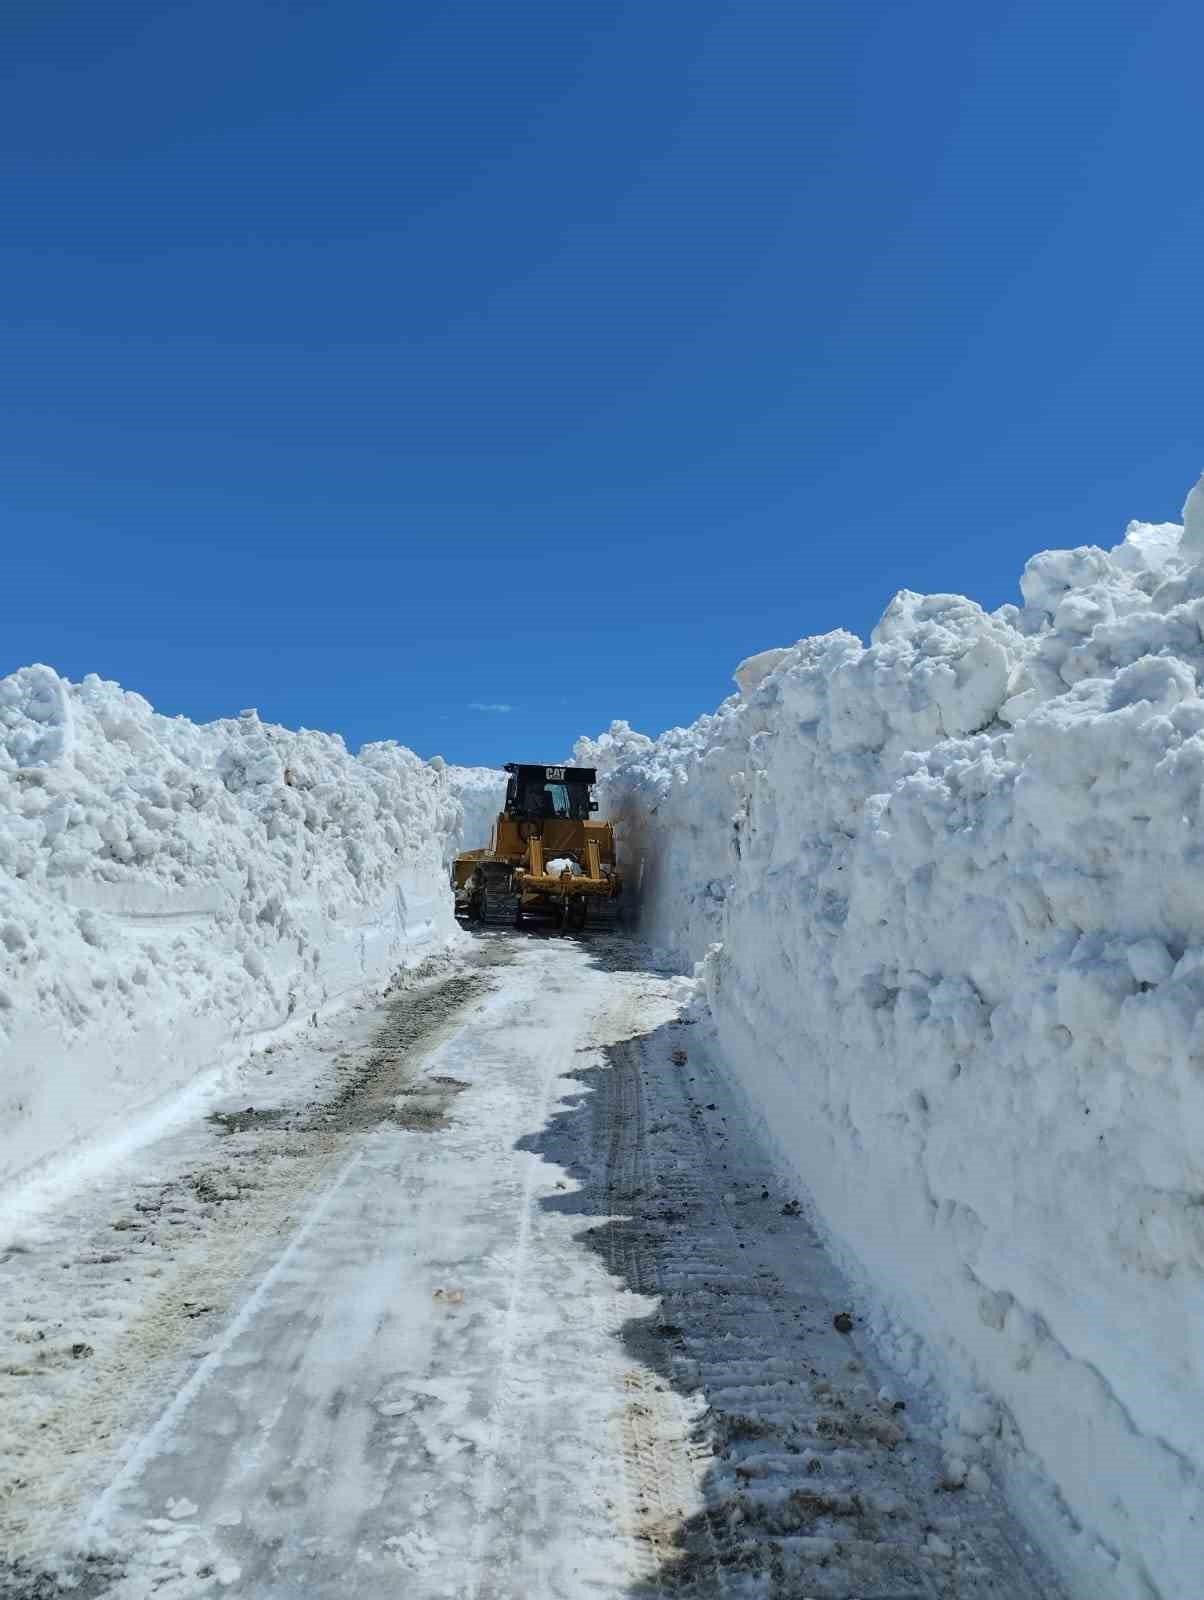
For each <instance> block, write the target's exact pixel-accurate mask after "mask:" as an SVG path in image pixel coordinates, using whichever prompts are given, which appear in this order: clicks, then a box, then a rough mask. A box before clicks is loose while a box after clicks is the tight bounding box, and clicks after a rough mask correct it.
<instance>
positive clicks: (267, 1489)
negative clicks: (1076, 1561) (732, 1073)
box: [0, 934, 1060, 1600]
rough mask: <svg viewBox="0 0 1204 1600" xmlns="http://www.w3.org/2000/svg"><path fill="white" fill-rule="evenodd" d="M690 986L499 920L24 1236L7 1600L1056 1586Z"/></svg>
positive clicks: (3, 1423) (293, 1049)
mask: <svg viewBox="0 0 1204 1600" xmlns="http://www.w3.org/2000/svg"><path fill="white" fill-rule="evenodd" d="M690 995H691V986H690V984H689V983H688V982H687V981H686V980H683V979H680V978H675V977H673V976H670V975H667V974H665V973H663V972H660V971H658V970H656V969H655V968H653V967H651V966H650V965H649V964H648V962H647V959H646V953H645V952H642V951H641V950H640V948H639V947H638V946H635V945H633V944H630V943H627V942H625V941H623V940H621V939H619V938H615V937H598V936H595V937H592V938H588V939H583V940H581V941H574V940H569V939H544V938H540V937H537V936H533V937H522V936H514V935H510V934H487V935H484V936H482V937H481V938H479V939H477V940H476V941H475V942H474V943H473V945H472V946H471V947H469V948H468V950H467V953H464V952H461V953H460V954H458V955H457V956H455V957H454V958H452V959H451V960H450V961H448V962H444V963H443V964H442V965H441V966H440V967H438V968H437V969H431V970H428V971H427V972H425V973H424V974H422V975H421V976H420V977H419V979H418V980H416V981H412V982H409V983H408V984H407V985H406V986H405V987H403V988H400V989H399V990H397V991H396V992H395V993H394V994H393V995H391V996H390V997H389V998H387V999H386V1000H385V1001H384V1002H383V1003H381V1004H379V1005H375V1006H371V1007H365V1008H363V1009H362V1010H361V1011H359V1012H358V1013H356V1014H354V1015H353V1016H352V1018H351V1019H350V1020H348V1019H347V1018H343V1019H342V1020H336V1021H335V1022H333V1023H327V1024H323V1025H322V1027H320V1028H319V1029H317V1030H315V1032H314V1035H313V1037H311V1038H310V1039H309V1040H308V1041H307V1042H304V1043H293V1044H290V1045H287V1046H283V1047H278V1048H277V1049H276V1050H275V1051H273V1052H270V1053H268V1054H267V1055H265V1056H262V1057H260V1058H257V1061H256V1062H255V1063H253V1064H252V1065H251V1066H250V1067H248V1069H247V1072H246V1077H245V1079H244V1082H243V1083H242V1084H241V1085H240V1094H239V1097H238V1100H237V1102H232V1103H231V1104H230V1105H228V1106H226V1107H224V1108H219V1114H218V1115H217V1116H212V1115H211V1116H209V1117H208V1118H204V1117H194V1118H193V1119H192V1120H191V1121H182V1122H180V1123H178V1124H177V1125H175V1126H173V1127H170V1128H167V1129H166V1130H165V1131H164V1132H163V1133H162V1135H161V1137H160V1138H159V1140H158V1141H157V1142H156V1143H154V1144H152V1145H149V1146H145V1147H143V1148H141V1149H140V1150H138V1151H137V1153H136V1154H133V1155H131V1156H129V1157H128V1158H127V1160H126V1161H125V1163H124V1165H123V1167H122V1169H121V1171H120V1172H112V1171H111V1172H109V1173H108V1174H107V1175H105V1176H103V1177H100V1178H97V1179H95V1180H94V1181H93V1183H92V1185H91V1187H90V1188H88V1189H87V1190H85V1191H81V1192H78V1193H76V1194H74V1195H72V1196H71V1197H70V1198H69V1199H68V1200H66V1201H63V1202H61V1203H60V1204H59V1205H58V1206H57V1207H56V1208H54V1209H53V1210H51V1211H49V1212H44V1213H41V1214H39V1215H38V1216H36V1217H34V1216H30V1217H29V1218H27V1219H26V1220H25V1221H24V1222H23V1223H21V1224H20V1225H19V1226H18V1228H17V1231H16V1232H15V1233H14V1235H13V1237H12V1239H11V1241H10V1245H9V1248H8V1250H7V1251H6V1252H2V1253H0V1263H2V1265H0V1274H2V1278H0V1281H2V1283H3V1289H4V1300H3V1314H2V1316H0V1341H2V1343H0V1437H3V1438H4V1439H5V1441H15V1444H14V1447H13V1448H12V1449H11V1450H10V1451H9V1452H8V1459H7V1460H6V1461H5V1462H4V1478H3V1482H2V1486H0V1487H2V1495H0V1535H2V1536H3V1538H2V1542H0V1551H7V1552H9V1553H10V1559H9V1561H8V1562H7V1564H6V1563H5V1562H4V1560H3V1559H2V1558H0V1594H3V1595H4V1596H6V1597H21V1600H33V1597H41V1596H51V1595H55V1594H58V1593H65V1592H68V1591H67V1590H66V1589H65V1588H61V1587H60V1581H62V1582H70V1583H71V1584H72V1585H78V1586H75V1587H72V1588H71V1590H70V1592H72V1593H73V1594H75V1595H77V1596H86V1595H94V1596H100V1595H104V1596H111V1597H113V1600H140V1597H144V1596H150V1595H152V1594H153V1595H156V1596H160V1597H163V1600H182V1597H185V1596H187V1597H189V1600H193V1597H195V1596H199V1595H202V1594H220V1593H233V1594H237V1595H242V1596H247V1597H259V1596H268V1595H272V1596H291V1595H298V1596H299V1595H305V1596H331V1597H334V1596H339V1597H345V1596H373V1597H375V1596H382V1597H383V1596H404V1597H405V1600H434V1597H448V1600H544V1597H546V1600H560V1597H564V1600H570V1597H571V1600H578V1597H582V1600H584V1597H586V1596H589V1597H597V1600H602V1597H607V1596H610V1597H620V1596H632V1597H634V1596H642V1595H652V1594H656V1593H664V1592H672V1593H680V1594H696V1595H699V1596H702V1595H720V1594H722V1595H739V1596H749V1597H753V1596H761V1597H765V1600H770V1597H778V1600H786V1597H804V1596H814V1597H825V1600H835V1597H841V1600H852V1597H854V1596H857V1597H861V1600H904V1597H916V1600H918V1597H925V1600H938V1597H944V1600H954V1597H956V1600H984V1597H988V1596H990V1597H994V1600H1005V1597H1006V1600H1035V1597H1038V1596H1041V1597H1045V1600H1051V1597H1053V1596H1056V1595H1057V1594H1059V1592H1060V1591H1058V1589H1057V1588H1056V1586H1055V1585H1054V1584H1053V1583H1052V1581H1051V1580H1050V1579H1049V1578H1048V1577H1046V1576H1044V1575H1043V1574H1044V1569H1043V1567H1042V1566H1041V1563H1040V1562H1039V1560H1038V1559H1037V1557H1036V1556H1035V1555H1034V1554H1033V1552H1032V1551H1031V1550H1030V1549H1029V1548H1028V1546H1027V1545H1026V1543H1025V1541H1024V1539H1023V1536H1022V1535H1020V1534H1019V1533H1018V1532H1017V1531H1016V1529H1015V1527H1014V1526H1013V1525H1012V1524H1011V1523H1010V1522H1009V1520H1008V1519H1007V1517H1006V1515H1005V1514H1004V1513H1003V1511H1002V1510H1001V1508H1000V1506H999V1505H998V1503H997V1502H996V1501H995V1499H994V1498H993V1497H992V1494H991V1493H990V1492H989V1486H987V1485H986V1482H985V1479H983V1480H981V1481H980V1482H978V1485H977V1487H978V1489H979V1490H981V1491H982V1492H975V1480H974V1478H973V1476H972V1477H971V1486H970V1487H964V1486H960V1485H955V1484H952V1483H950V1482H949V1481H948V1480H947V1478H946V1477H945V1473H944V1469H943V1466H942V1456H941V1452H940V1449H939V1446H938V1444H937V1442H936V1441H935V1439H934V1438H933V1437H931V1435H930V1431H929V1429H928V1428H927V1426H926V1424H925V1420H924V1418H923V1416H922V1415H920V1414H919V1412H918V1409H917V1406H916V1404H915V1401H914V1397H911V1396H902V1395H898V1396H897V1392H896V1391H894V1390H892V1388H891V1387H890V1386H889V1380H888V1378H887V1376H886V1375H885V1374H884V1373H883V1372H881V1371H879V1370H878V1369H877V1366H876V1362H875V1357H874V1355H873V1352H872V1350H870V1349H868V1348H867V1346H866V1344H865V1341H864V1340H863V1338H862V1337H861V1335H860V1334H859V1332H858V1328H857V1323H856V1318H855V1315H850V1313H851V1312H852V1311H853V1309H854V1308H852V1307H851V1306H850V1304H849V1300H848V1290H847V1288H846V1286H845V1284H844V1283H843V1281H842V1279H841V1278H840V1276H839V1274H838V1273H837V1272H836V1270H835V1268H834V1267H833V1266H832V1265H831V1263H830V1262H829V1261H828V1260H827V1258H826V1257H825V1256H824V1254H823V1252H822V1250H821V1248H820V1246H819V1243H818V1240H817V1238H816V1236H815V1234H814V1233H813V1232H812V1230H811V1228H810V1227H809V1225H808V1223H807V1221H806V1219H805V1217H804V1216H802V1215H800V1214H799V1210H798V1206H797V1205H796V1204H795V1203H794V1201H793V1198H792V1196H791V1195H790V1194H789V1192H788V1191H785V1190H783V1188H782V1186H781V1182H780V1180H779V1179H778V1178H777V1177H776V1176H775V1174H774V1172H773V1171H772V1169H771V1167H770V1165H769V1161H768V1158H767V1156H766V1155H765V1154H764V1152H763V1150H762V1148H761V1146H760V1144H759V1143H758V1140H757V1138H756V1137H755V1135H754V1133H753V1132H752V1131H751V1130H750V1128H749V1126H748V1125H747V1123H746V1122H745V1120H744V1118H743V1115H742V1112H741V1110H740V1107H739V1105H738V1104H737V1102H736V1100H735V1099H734V1098H733V1095H732V1093H731V1092H730V1091H729V1089H728V1088H727V1086H726V1084H725V1082H724V1080H723V1078H722V1076H721V1074H720V1073H719V1072H718V1071H717V1069H716V1067H715V1066H714V1065H713V1063H712V1061H711V1059H710V1054H709V1045H708V1040H707V1038H706V1037H705V1035H706V1031H707V1030H706V1025H705V1023H702V1022H699V1021H697V1020H696V1019H695V1017H694V1016H693V1014H692V1013H691V1012H690V1010H689V1005H688V1002H689V999H690ZM56 1575H57V1576H56Z"/></svg>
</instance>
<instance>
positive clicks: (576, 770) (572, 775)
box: [503, 761, 598, 783]
mask: <svg viewBox="0 0 1204 1600" xmlns="http://www.w3.org/2000/svg"><path fill="white" fill-rule="evenodd" d="M503 770H504V771H506V772H512V773H513V774H514V776H515V777H516V778H527V779H534V780H535V781H536V782H537V783H548V782H551V783H597V781H598V769H597V768H596V767H557V766H539V765H537V764H536V763H534V762H528V761H507V763H506V765H505V767H504V769H503Z"/></svg>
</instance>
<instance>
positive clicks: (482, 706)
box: [468, 700, 514, 711]
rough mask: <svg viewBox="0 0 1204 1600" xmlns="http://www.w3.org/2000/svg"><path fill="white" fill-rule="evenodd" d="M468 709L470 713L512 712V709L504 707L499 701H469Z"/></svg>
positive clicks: (511, 707)
mask: <svg viewBox="0 0 1204 1600" xmlns="http://www.w3.org/2000/svg"><path fill="white" fill-rule="evenodd" d="M468 709H469V710H470V711H513V710H514V707H513V706H508V705H505V704H504V703H503V702H502V701H500V700H470V701H469V702H468Z"/></svg>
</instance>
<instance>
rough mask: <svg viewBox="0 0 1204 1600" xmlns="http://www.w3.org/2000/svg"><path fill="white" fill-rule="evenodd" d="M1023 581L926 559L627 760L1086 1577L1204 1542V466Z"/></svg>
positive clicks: (802, 1175)
mask: <svg viewBox="0 0 1204 1600" xmlns="http://www.w3.org/2000/svg"><path fill="white" fill-rule="evenodd" d="M1020 587H1021V595H1022V599H1023V603H1022V604H1021V605H1020V606H1015V605H1007V606H1004V607H1002V608H1001V609H1000V610H999V611H997V612H994V613H991V614H988V613H986V612H984V611H983V610H982V609H981V608H980V607H979V606H977V605H976V604H974V602H973V601H971V600H967V599H964V598H962V597H961V596H957V595H931V596H921V595H918V594H913V593H910V592H906V591H905V592H903V593H901V594H899V595H898V596H896V598H895V599H894V600H893V601H892V602H891V604H890V605H889V606H888V608H887V610H886V612H885V614H884V615H883V617H882V620H881V622H880V623H879V624H878V626H877V628H876V629H875V631H874V634H873V636H872V640H871V642H870V644H869V646H868V647H866V646H863V644H862V643H861V641H859V640H858V639H856V638H855V637H853V636H852V635H850V634H848V633H844V632H837V633H831V634H827V635H825V636H823V637H820V638H813V639H806V640H803V641H801V642H800V643H798V644H796V645H793V646H791V647H789V648H785V649H779V650H771V651H766V652H764V653H763V654H761V655H759V656H756V657H753V658H751V659H750V660H749V661H746V662H744V663H742V664H741V666H740V667H739V668H738V669H737V673H736V678H737V683H738V685H739V693H738V694H736V695H734V696H733V697H732V698H731V699H729V700H728V701H726V702H725V703H724V704H723V705H722V706H721V707H720V708H719V709H718V711H717V712H716V713H715V714H713V715H709V716H704V717H702V718H701V719H700V720H699V721H698V722H697V723H695V724H694V725H693V726H692V727H689V728H684V729H682V728H678V729H673V730H671V731H670V732H668V733H666V734H665V735H663V737H661V738H659V739H657V740H655V741H654V740H651V739H648V738H646V737H645V736H643V735H641V734H637V733H634V732H633V731H632V730H631V729H630V728H629V727H628V726H627V725H626V724H624V723H616V724H615V725H614V726H613V727H612V728H611V730H610V731H609V732H608V733H606V734H604V735H602V736H601V737H600V738H598V739H592V740H582V741H580V742H579V744H578V746H577V750H576V759H577V760H578V761H580V762H582V763H588V764H596V765H597V766H598V767H599V769H600V770H601V773H602V779H603V782H602V790H601V794H602V805H603V810H602V814H603V815H609V816H610V817H612V818H613V819H614V820H615V821H616V823H617V824H618V825H619V836H620V840H621V842H622V843H623V844H624V845H625V847H626V850H627V865H628V872H629V879H630V882H631V884H632V887H633V890H634V891H635V892H636V894H637V895H638V897H639V900H640V903H641V907H642V913H643V932H644V934H645V935H646V936H650V937H652V938H653V939H655V940H656V941H657V942H659V943H660V944H661V945H662V946H663V947H665V948H666V949H667V950H668V951H669V952H670V953H671V954H672V955H673V957H674V958H675V959H676V960H677V961H678V962H679V963H681V964H685V963H689V962H693V961H701V963H702V967H701V971H702V975H703V977H704V978H705V982H706V985H707V992H708V994H709V998H710V1003H711V1007H712V1011H713V1015H714V1019H715V1022H716V1025H717V1027H718V1032H719V1036H720V1039H721V1041H722V1044H723V1047H724V1052H725V1057H726V1060H727V1062H728V1063H729V1066H730V1068H731V1070H732V1071H733V1072H734V1074H735V1076H736V1078H737V1080H738V1081H739V1083H740V1084H741V1086H742V1088H743V1090H744V1092H745V1093H746V1095H747V1097H748V1099H749V1101H750V1102H751V1104H752V1105H753V1107H754V1108H755V1109H756V1110H757V1111H758V1112H759V1113H760V1115H761V1116H762V1118H763V1119H764V1122H765V1124H766V1126H767V1128H768V1129H769V1130H770V1131H771V1134H772V1137H773V1138H774V1140H775V1141H776V1144H777V1147H778V1150H779V1152H780V1154H781V1156H782V1158H783V1160H784V1161H785V1162H786V1163H788V1165H789V1167H790V1168H791V1169H792V1170H793V1171H794V1172H795V1173H796V1174H797V1175H798V1178H799V1179H800V1181H801V1182H802V1183H804V1184H805V1185H806V1186H807V1189H808V1190H809V1192H810V1195H811V1197H812V1199H813V1202H814V1206H815V1209H816V1213H817V1215H818V1216H819V1217H820V1218H821V1219H822V1221H823V1223H824V1225H825V1227H826V1229H827V1231H828V1232H829V1234H830V1236H831V1237H832V1238H833V1239H834V1240H835V1241H836V1242H837V1244H838V1246H839V1247H840V1249H841V1251H842V1253H843V1255H844V1258H845V1260H846V1261H847V1262H848V1263H849V1264H850V1266H852V1267H853V1268H854V1270H855V1271H857V1272H858V1273H859V1275H860V1277H861V1279H862V1281H863V1282H864V1283H865V1284H866V1285H867V1290H868V1291H869V1292H872V1295H873V1297H874V1300H875V1304H876V1306H877V1316H878V1320H879V1327H880V1331H881V1333H882V1334H883V1336H884V1338H886V1340H887V1342H888V1347H889V1348H890V1349H891V1351H892V1352H893V1358H894V1360H895V1362H896V1363H897V1364H898V1366H899V1367H900V1368H901V1369H902V1370H904V1371H906V1372H907V1373H908V1374H909V1375H910V1376H911V1378H913V1379H914V1380H925V1379H927V1378H930V1377H931V1378H935V1380H936V1381H937V1383H938V1384H939V1385H940V1386H941V1387H942V1388H943V1389H944V1391H945V1392H946V1393H947V1394H950V1395H952V1396H954V1400H953V1403H952V1405H951V1406H950V1410H949V1427H948V1432H947V1435H946V1440H945V1444H946V1451H947V1470H948V1473H949V1475H950V1479H951V1481H953V1482H964V1483H969V1484H971V1486H973V1483H974V1481H975V1480H976V1477H978V1478H981V1475H983V1474H995V1475H997V1476H999V1477H1000V1478H1001V1479H1002V1480H1003V1481H1004V1483H1005V1484H1006V1486H1007V1487H1008V1489H1009V1491H1010V1493H1011V1494H1012V1496H1013V1498H1014V1499H1015V1500H1016V1501H1017V1502H1018V1503H1019V1504H1020V1505H1021V1506H1022V1507H1023V1509H1024V1510H1025V1512H1026V1515H1027V1516H1028V1518H1029V1521H1030V1525H1031V1526H1033V1527H1034V1528H1036V1529H1037V1530H1038V1531H1039V1532H1041V1533H1042V1535H1043V1536H1044V1538H1045V1541H1046V1543H1047V1545H1048V1547H1049V1548H1050V1549H1051V1551H1052V1552H1053V1553H1054V1555H1055V1556H1056V1557H1057V1558H1058V1559H1059V1561H1060V1562H1061V1564H1062V1566H1063V1568H1064V1570H1065V1571H1066V1572H1067V1574H1068V1575H1069V1577H1070V1578H1071V1580H1072V1582H1073V1584H1074V1585H1075V1587H1076V1590H1081V1592H1083V1593H1085V1594H1086V1593H1089V1594H1091V1595H1093V1596H1095V1595H1099V1596H1101V1597H1108V1600H1118V1597H1123V1600H1139V1597H1140V1600H1151V1597H1159V1600H1182V1597H1183V1596H1184V1595H1187V1594H1189V1593H1190V1594H1194V1593H1195V1592H1196V1590H1197V1588H1198V1581H1199V1573H1200V1571H1201V1570H1204V1526H1202V1523H1201V1518H1200V1505H1201V1482H1200V1473H1201V1468H1202V1467H1204V1444H1202V1443H1201V1441H1202V1440H1204V1346H1202V1345H1201V1341H1200V1326H1201V1322H1200V1319H1201V1313H1202V1311H1204V1155H1202V1154H1201V1151H1202V1150H1204V1009H1202V1007H1204V850H1202V849H1201V844H1200V830H1201V824H1202V822H1204V697H1202V695H1201V690H1200V674H1201V672H1202V671H1204V642H1202V637H1204V479H1202V480H1201V483H1200V485H1198V486H1197V487H1196V488H1195V489H1194V490H1193V492H1192V494H1191V496H1190V497H1189V499H1188V502H1187V504H1186V506H1185V508H1184V524H1183V526H1180V525H1178V524H1160V525H1150V524H1146V523H1134V524H1132V525H1130V527H1129V529H1128V531H1127V534H1126V536H1125V538H1124V540H1123V541H1122V542H1121V543H1120V544H1118V545H1116V546H1115V547H1114V548H1112V549H1109V550H1105V549H1101V548H1096V547H1094V546H1089V547H1083V548H1079V549H1075V550H1060V551H1047V552H1045V553H1043V554H1041V555H1038V556H1036V557H1034V559H1033V560H1032V561H1030V562H1029V563H1028V566H1027V568H1026V569H1025V572H1024V575H1023V578H1022V580H1021V586H1020Z"/></svg>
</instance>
